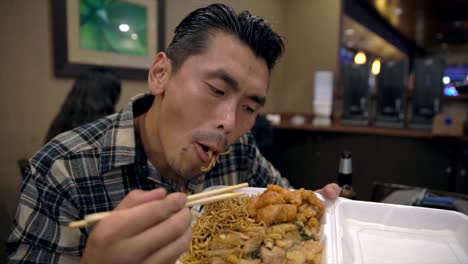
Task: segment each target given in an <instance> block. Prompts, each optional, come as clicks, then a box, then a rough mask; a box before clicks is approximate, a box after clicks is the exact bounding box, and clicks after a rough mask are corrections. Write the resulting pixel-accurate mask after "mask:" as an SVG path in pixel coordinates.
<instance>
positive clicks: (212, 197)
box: [68, 183, 249, 228]
mask: <svg viewBox="0 0 468 264" xmlns="http://www.w3.org/2000/svg"><path fill="white" fill-rule="evenodd" d="M248 186H249V184H248V183H241V184H237V185H232V186H228V187H224V188H219V189H215V190H212V191H207V192H202V193H197V194H193V195H189V196H188V198H187V203H186V204H185V205H186V206H189V207H190V206H194V205H204V204H208V203H212V202H217V201H221V200H225V199H231V198H234V197H237V196H241V195H244V194H245V193H244V192H233V193H229V192H231V191H234V190H237V189H240V188H244V187H248ZM109 214H111V212H100V213H94V214H89V215H86V216H85V218H84V219H83V220H79V221H73V222H71V223H69V224H68V227H70V228H81V227H85V226H87V225H90V224H93V223H96V222H98V221H100V220H101V219H103V218H104V217H106V216H108V215H109Z"/></svg>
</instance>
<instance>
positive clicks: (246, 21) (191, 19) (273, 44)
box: [166, 4, 284, 72]
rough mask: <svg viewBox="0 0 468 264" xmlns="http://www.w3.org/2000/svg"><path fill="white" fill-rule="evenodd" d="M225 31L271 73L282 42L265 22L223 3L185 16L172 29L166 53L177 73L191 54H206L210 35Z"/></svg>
mask: <svg viewBox="0 0 468 264" xmlns="http://www.w3.org/2000/svg"><path fill="white" fill-rule="evenodd" d="M215 32H225V33H228V34H231V35H232V36H235V37H236V38H238V39H239V40H240V41H241V42H243V43H245V44H246V45H247V46H248V47H250V49H251V50H252V51H253V52H254V54H255V55H256V56H257V57H259V58H263V59H264V60H265V61H266V63H267V65H268V70H271V69H272V68H273V67H274V65H275V63H276V61H277V59H278V58H279V57H280V56H281V54H282V53H283V51H284V43H283V41H282V39H281V37H280V36H279V35H278V34H276V33H275V32H274V31H273V30H272V29H271V27H270V26H269V25H268V24H267V22H266V21H265V20H263V19H262V18H260V17H258V16H254V15H252V14H251V13H250V12H248V11H244V12H242V13H240V14H236V12H235V11H234V9H232V8H231V7H229V6H226V5H223V4H212V5H209V6H207V7H203V8H199V9H197V10H195V11H193V12H191V13H190V14H189V15H188V16H186V17H185V18H184V19H183V20H182V21H181V22H180V24H179V25H178V26H177V27H176V29H175V32H174V33H175V35H174V38H173V39H172V42H171V43H170V44H169V47H168V48H167V50H166V53H167V56H168V57H169V59H171V61H172V67H173V71H174V72H176V71H177V70H178V69H179V68H180V67H181V66H182V64H183V63H184V62H185V60H186V59H187V58H188V57H189V56H192V55H199V54H202V53H203V52H205V51H206V49H207V48H208V45H209V38H210V35H212V34H214V33H215Z"/></svg>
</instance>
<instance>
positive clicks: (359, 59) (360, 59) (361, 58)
mask: <svg viewBox="0 0 468 264" xmlns="http://www.w3.org/2000/svg"><path fill="white" fill-rule="evenodd" d="M366 61H367V58H366V54H365V53H364V52H362V51H359V52H358V53H356V55H355V56H354V63H356V64H364V63H366Z"/></svg>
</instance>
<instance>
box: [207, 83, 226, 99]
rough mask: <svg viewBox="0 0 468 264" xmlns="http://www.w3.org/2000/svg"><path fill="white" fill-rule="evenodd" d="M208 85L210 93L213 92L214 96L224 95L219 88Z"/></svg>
mask: <svg viewBox="0 0 468 264" xmlns="http://www.w3.org/2000/svg"><path fill="white" fill-rule="evenodd" d="M209 87H210V91H211V93H212V94H214V95H215V96H223V95H224V92H223V91H222V90H220V89H218V88H215V87H213V86H211V85H209Z"/></svg>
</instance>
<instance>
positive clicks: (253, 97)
mask: <svg viewBox="0 0 468 264" xmlns="http://www.w3.org/2000/svg"><path fill="white" fill-rule="evenodd" d="M247 97H248V98H249V99H250V100H252V101H254V102H256V103H257V104H259V105H261V106H264V105H265V102H266V98H265V97H264V96H259V95H249V96H247Z"/></svg>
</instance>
